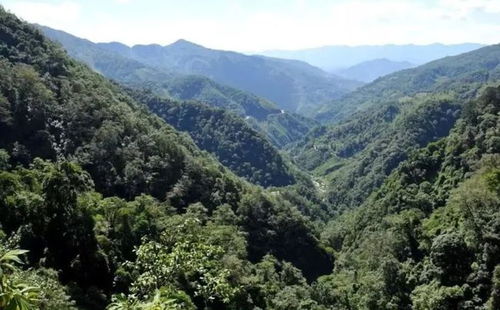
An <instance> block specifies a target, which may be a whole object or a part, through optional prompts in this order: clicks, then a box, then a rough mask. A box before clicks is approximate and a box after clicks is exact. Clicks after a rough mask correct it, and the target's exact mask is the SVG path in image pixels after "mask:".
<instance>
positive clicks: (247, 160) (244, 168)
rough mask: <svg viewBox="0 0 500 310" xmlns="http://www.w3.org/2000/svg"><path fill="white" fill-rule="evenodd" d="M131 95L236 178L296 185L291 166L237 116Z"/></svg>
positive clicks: (193, 104)
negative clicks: (183, 132)
mask: <svg viewBox="0 0 500 310" xmlns="http://www.w3.org/2000/svg"><path fill="white" fill-rule="evenodd" d="M131 93H132V96H133V97H134V98H136V99H137V101H138V102H141V103H144V104H145V105H147V106H148V107H149V109H150V110H151V111H152V112H153V113H155V114H157V115H158V116H160V117H161V118H163V119H164V120H165V121H166V122H167V123H168V124H171V125H172V126H174V127H175V128H176V129H177V130H180V131H186V132H188V133H189V135H190V136H191V137H192V138H193V140H194V142H195V143H196V145H197V146H198V147H199V148H201V149H202V150H206V151H208V152H211V153H213V154H214V155H215V156H216V157H217V159H218V160H219V161H220V162H221V163H222V164H223V165H224V166H226V167H228V168H229V169H231V170H232V171H234V172H235V173H236V174H237V175H239V176H241V177H245V178H246V179H248V180H249V181H250V182H252V183H255V184H259V185H262V186H265V187H267V186H285V185H290V184H293V183H295V177H294V176H293V172H292V170H293V168H292V167H291V165H289V164H288V165H287V163H286V162H285V161H284V159H283V158H282V157H281V155H280V154H279V152H278V151H277V150H276V149H275V148H273V146H272V145H271V143H269V142H268V141H267V140H266V139H265V138H264V137H262V136H261V135H260V134H259V133H257V132H256V131H255V130H253V129H252V128H251V127H250V126H249V125H248V124H247V123H246V122H245V121H243V120H242V119H241V118H239V117H237V116H236V115H233V114H232V113H230V112H227V111H226V110H223V109H215V108H211V107H208V106H206V105H204V104H201V103H197V102H175V101H173V100H169V99H162V98H159V97H157V96H154V95H153V94H151V93H148V92H137V91H131Z"/></svg>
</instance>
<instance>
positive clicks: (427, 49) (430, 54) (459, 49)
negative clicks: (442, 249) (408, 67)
mask: <svg viewBox="0 0 500 310" xmlns="http://www.w3.org/2000/svg"><path fill="white" fill-rule="evenodd" d="M483 46H484V45H482V44H475V43H463V44H449V45H446V44H439V43H436V44H429V45H414V44H408V45H395V44H388V45H360V46H345V45H332V46H323V47H318V48H310V49H304V50H297V51H279V50H278V51H265V52H261V53H260V54H261V55H266V56H270V57H278V58H285V59H298V60H302V61H305V62H307V63H310V64H311V65H313V66H316V67H319V68H322V69H323V70H326V71H328V72H329V71H335V70H339V69H344V68H346V67H351V66H354V65H356V64H359V63H361V62H365V61H369V60H372V59H378V58H387V59H390V60H392V61H407V62H409V63H412V64H415V65H422V64H424V63H426V62H429V61H433V60H436V59H439V58H443V57H446V56H454V55H458V54H462V53H466V52H470V51H472V50H475V49H478V48H480V47H483Z"/></svg>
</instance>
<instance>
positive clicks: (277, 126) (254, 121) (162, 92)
mask: <svg viewBox="0 0 500 310" xmlns="http://www.w3.org/2000/svg"><path fill="white" fill-rule="evenodd" d="M38 27H39V28H40V29H41V30H42V31H43V32H44V33H45V34H46V35H47V36H48V37H49V38H51V39H52V40H54V41H57V42H59V43H60V44H62V45H63V46H64V48H65V49H66V50H67V51H68V53H69V54H70V55H71V56H73V57H75V58H76V59H79V60H81V61H83V62H85V63H86V64H88V65H89V66H90V67H91V68H93V69H94V70H96V71H98V72H100V73H101V74H103V75H105V76H106V77H108V78H111V79H113V80H116V81H118V82H120V83H122V84H125V85H127V86H130V87H135V88H147V89H151V90H152V91H154V92H155V93H156V94H157V95H159V96H163V97H165V96H167V97H172V98H174V99H179V100H197V101H200V102H202V103H206V104H208V105H210V106H212V107H217V108H224V109H227V110H230V111H232V112H234V113H236V114H238V115H240V116H241V117H243V118H245V120H246V121H247V122H249V123H250V124H251V125H252V127H254V128H255V129H257V130H258V131H260V132H262V133H263V134H264V135H266V136H267V137H268V138H269V140H270V141H271V142H272V143H274V144H275V146H277V147H283V146H284V145H286V144H288V143H291V142H295V141H297V140H299V139H300V138H302V137H303V136H304V135H305V134H307V132H309V130H310V129H311V128H313V127H314V126H315V125H316V123H315V122H314V121H312V120H310V119H307V118H305V117H302V116H298V115H296V114H291V113H282V111H281V110H280V109H278V108H277V107H276V106H275V105H274V104H273V103H271V102H269V101H267V100H264V99H262V98H259V97H257V96H255V95H253V94H250V93H247V92H244V91H241V90H238V89H235V88H232V87H229V86H225V85H222V84H219V83H216V82H214V81H213V80H210V79H209V78H206V77H203V76H201V75H186V74H183V73H179V72H173V71H172V70H171V69H169V68H159V67H158V66H156V65H155V66H149V65H148V64H147V62H139V61H137V60H134V59H133V58H131V55H130V54H129V53H126V51H127V50H128V47H124V46H123V45H121V44H119V43H109V44H106V45H103V44H95V43H93V42H90V41H88V40H85V39H81V38H78V37H75V36H72V35H70V34H68V33H65V32H63V31H59V30H54V29H51V28H48V27H44V26H38ZM103 46H106V47H107V48H108V49H105V48H103ZM118 52H120V53H121V54H120V53H118Z"/></svg>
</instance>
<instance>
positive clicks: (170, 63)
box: [98, 40, 361, 113]
mask: <svg viewBox="0 0 500 310" xmlns="http://www.w3.org/2000/svg"><path fill="white" fill-rule="evenodd" d="M98 46H99V47H101V48H104V49H106V50H108V51H112V52H114V53H119V54H120V55H121V56H123V57H127V58H131V59H134V60H136V61H140V62H142V63H145V64H147V65H149V66H153V67H157V68H162V69H166V70H173V71H176V72H180V73H184V74H196V75H203V76H206V77H208V78H210V79H212V80H214V81H216V82H218V83H222V84H224V85H229V86H231V87H235V88H238V89H242V90H245V91H248V92H251V93H253V94H256V95H258V96H260V97H263V98H266V99H268V100H270V101H272V102H275V103H276V104H277V105H278V107H279V108H280V109H283V110H286V111H289V112H299V113H307V112H308V111H309V110H310V109H311V108H313V107H315V106H317V105H319V104H321V103H324V102H326V101H328V100H331V99H332V98H339V97H341V96H342V95H344V94H346V93H348V92H350V91H352V90H353V89H355V88H356V87H358V86H359V85H361V83H359V82H355V81H350V80H346V79H343V78H340V77H337V76H335V75H332V74H329V73H326V72H324V71H322V70H321V69H318V68H316V67H313V66H311V65H309V64H307V63H305V62H301V61H295V60H284V59H277V58H269V57H263V56H248V55H243V54H239V53H235V52H229V51H220V50H213V49H208V48H205V47H203V46H200V45H197V44H194V43H191V42H188V41H185V40H179V41H177V42H175V43H173V44H170V45H167V46H160V45H155V44H153V45H135V46H133V47H127V46H125V45H123V44H119V43H100V44H99V45H98Z"/></svg>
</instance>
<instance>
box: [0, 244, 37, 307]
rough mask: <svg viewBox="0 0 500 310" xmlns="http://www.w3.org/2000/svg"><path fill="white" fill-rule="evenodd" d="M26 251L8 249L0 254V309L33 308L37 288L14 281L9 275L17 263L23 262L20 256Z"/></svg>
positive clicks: (15, 269)
mask: <svg viewBox="0 0 500 310" xmlns="http://www.w3.org/2000/svg"><path fill="white" fill-rule="evenodd" d="M27 252H28V251H26V250H19V249H18V250H10V251H7V252H5V253H4V254H3V255H1V256H0V309H5V310H30V309H34V308H35V307H34V305H35V304H36V301H37V297H38V288H36V287H33V286H29V285H28V284H26V283H19V282H17V281H14V280H13V279H12V277H11V275H12V274H13V273H14V272H16V271H17V270H18V267H17V265H21V264H22V263H23V262H22V260H21V258H20V256H21V255H23V254H26V253H27Z"/></svg>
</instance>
